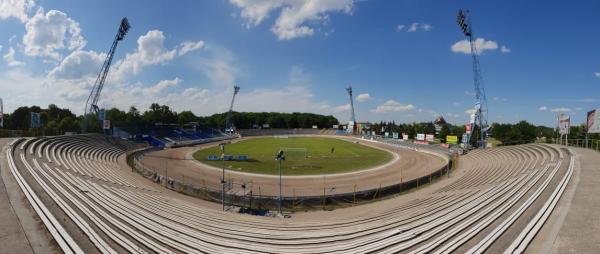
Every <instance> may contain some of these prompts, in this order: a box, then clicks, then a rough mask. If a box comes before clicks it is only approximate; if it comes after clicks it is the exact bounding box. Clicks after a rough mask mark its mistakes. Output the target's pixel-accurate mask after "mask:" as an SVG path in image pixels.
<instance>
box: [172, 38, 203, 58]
mask: <svg viewBox="0 0 600 254" xmlns="http://www.w3.org/2000/svg"><path fill="white" fill-rule="evenodd" d="M203 47H204V41H197V42H191V41H186V42H183V43H181V44H179V52H178V53H177V55H179V56H183V55H185V54H187V53H189V52H192V51H194V50H198V49H201V48H203Z"/></svg>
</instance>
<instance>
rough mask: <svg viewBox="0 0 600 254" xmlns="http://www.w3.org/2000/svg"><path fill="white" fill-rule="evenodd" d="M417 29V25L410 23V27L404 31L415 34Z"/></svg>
mask: <svg viewBox="0 0 600 254" xmlns="http://www.w3.org/2000/svg"><path fill="white" fill-rule="evenodd" d="M417 29H419V23H412V24H411V25H410V27H409V28H408V30H406V31H407V32H409V33H412V32H416V31H417Z"/></svg>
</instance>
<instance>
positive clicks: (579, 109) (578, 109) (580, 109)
mask: <svg viewBox="0 0 600 254" xmlns="http://www.w3.org/2000/svg"><path fill="white" fill-rule="evenodd" d="M575 110H577V111H582V110H583V108H580V107H577V108H575Z"/></svg>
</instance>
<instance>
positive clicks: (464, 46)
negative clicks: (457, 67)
mask: <svg viewBox="0 0 600 254" xmlns="http://www.w3.org/2000/svg"><path fill="white" fill-rule="evenodd" d="M475 47H477V54H483V53H484V52H485V51H486V50H496V49H498V43H497V42H495V41H492V40H485V39H484V38H477V39H475ZM450 49H451V50H452V52H454V53H463V54H471V44H470V43H469V41H468V40H467V39H464V40H461V41H458V42H456V43H454V45H452V47H450Z"/></svg>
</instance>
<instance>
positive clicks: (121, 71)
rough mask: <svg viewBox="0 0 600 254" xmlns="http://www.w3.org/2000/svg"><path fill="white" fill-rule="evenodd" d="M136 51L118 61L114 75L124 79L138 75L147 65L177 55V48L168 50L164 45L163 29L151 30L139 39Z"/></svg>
mask: <svg viewBox="0 0 600 254" xmlns="http://www.w3.org/2000/svg"><path fill="white" fill-rule="evenodd" d="M137 44H138V47H137V49H136V51H135V52H133V53H131V54H127V55H126V56H125V59H123V60H120V61H117V63H116V64H115V67H114V72H113V75H112V77H114V78H115V79H116V80H124V79H126V78H127V77H131V75H136V74H138V73H140V72H141V71H142V68H143V67H144V66H147V65H154V64H162V63H165V62H167V61H170V60H172V59H173V58H175V56H176V55H177V49H172V50H167V49H166V48H165V46H164V44H165V36H164V35H163V32H162V31H159V30H150V31H148V32H147V33H146V34H145V35H142V36H140V37H139V38H138V40H137Z"/></svg>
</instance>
